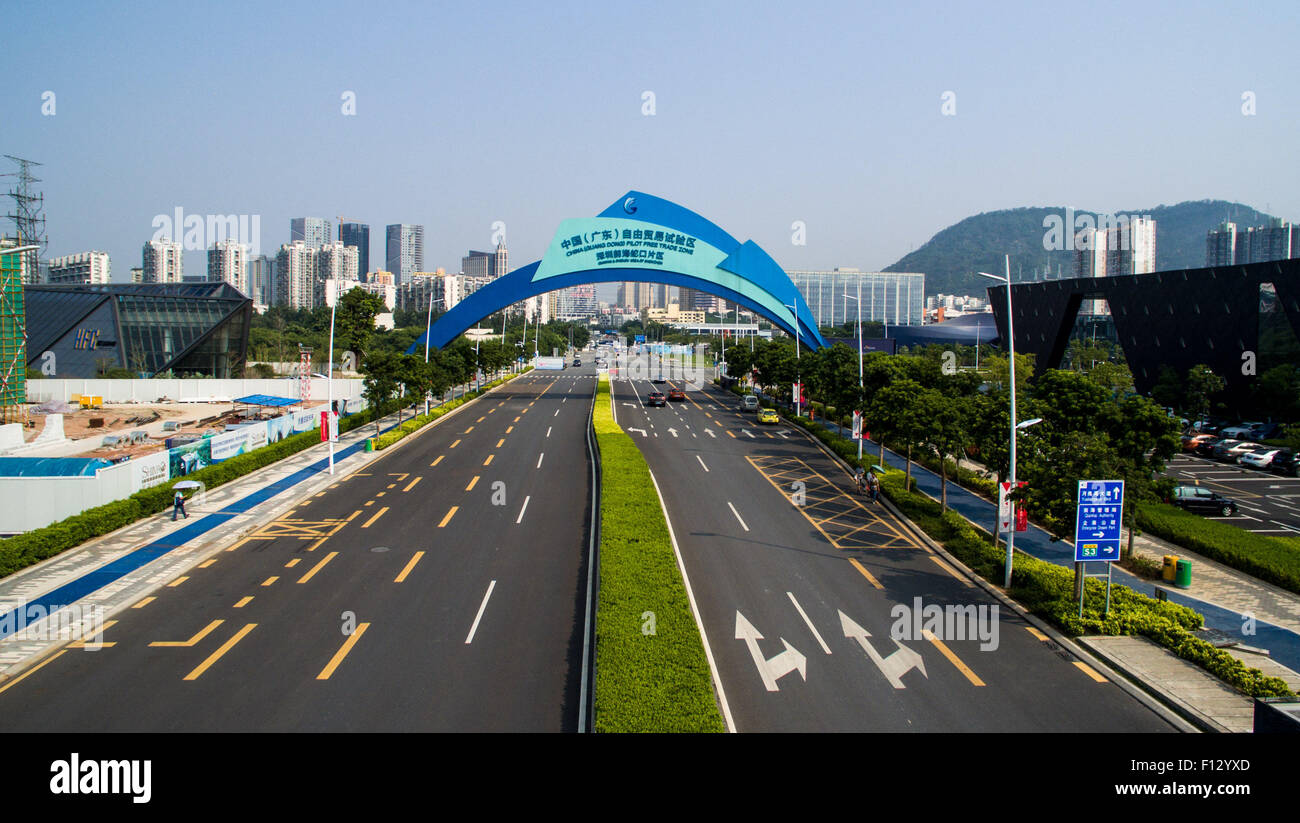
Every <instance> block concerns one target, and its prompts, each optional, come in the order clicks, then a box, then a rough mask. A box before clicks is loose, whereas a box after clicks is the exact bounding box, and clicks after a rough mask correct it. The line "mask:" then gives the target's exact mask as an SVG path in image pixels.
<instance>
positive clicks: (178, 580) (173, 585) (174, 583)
mask: <svg viewBox="0 0 1300 823" xmlns="http://www.w3.org/2000/svg"><path fill="white" fill-rule="evenodd" d="M186 580H189V578H188V577H184V576H182V577H178V578H176V579H175V580H173V581H172V582H170V583H168V584H167V588H169V589H174V588H176V587H177V586H179V585H180V584H182V583H184V582H185V581H186Z"/></svg>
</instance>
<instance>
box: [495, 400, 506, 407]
mask: <svg viewBox="0 0 1300 823" xmlns="http://www.w3.org/2000/svg"><path fill="white" fill-rule="evenodd" d="M505 404H506V401H504V400H502V401H501V402H500V403H497V408H500V407H502V406H504V405H505Z"/></svg>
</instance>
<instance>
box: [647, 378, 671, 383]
mask: <svg viewBox="0 0 1300 823" xmlns="http://www.w3.org/2000/svg"><path fill="white" fill-rule="evenodd" d="M650 382H651V383H667V382H668V381H667V380H665V379H663V378H662V377H656V378H655V379H654V380H651V381H650Z"/></svg>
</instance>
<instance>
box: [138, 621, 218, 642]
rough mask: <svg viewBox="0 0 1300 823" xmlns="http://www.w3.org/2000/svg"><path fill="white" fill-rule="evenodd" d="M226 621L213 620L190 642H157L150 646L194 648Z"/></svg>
mask: <svg viewBox="0 0 1300 823" xmlns="http://www.w3.org/2000/svg"><path fill="white" fill-rule="evenodd" d="M224 622H225V621H224V620H213V621H212V622H211V623H209V624H208V625H207V627H206V628H203V629H200V630H199V633H198V634H196V635H194V636H193V637H191V638H190V639H189V640H155V641H154V642H152V643H150V644H149V645H150V646H193V645H195V644H196V643H198V642H199V641H200V640H202V639H203V638H205V637H207V636H208V635H209V634H211V633H212V632H214V631H216V628H217V626H220V625H221V624H222V623H224Z"/></svg>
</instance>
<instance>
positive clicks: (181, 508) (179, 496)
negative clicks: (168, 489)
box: [172, 480, 202, 522]
mask: <svg viewBox="0 0 1300 823" xmlns="http://www.w3.org/2000/svg"><path fill="white" fill-rule="evenodd" d="M200 485H202V484H200V483H196V482H194V481H192V480H186V481H183V482H180V483H177V484H176V485H175V486H173V487H172V488H173V489H175V490H176V494H175V495H174V496H173V497H172V521H173V522H175V520H176V515H177V514H180V515H181V516H182V517H184V518H185V519H186V520H189V519H190V516H189V515H188V514H186V512H185V494H184V492H182V491H181V489H197V488H199V486H200Z"/></svg>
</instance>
